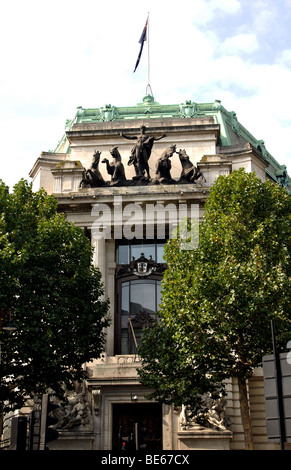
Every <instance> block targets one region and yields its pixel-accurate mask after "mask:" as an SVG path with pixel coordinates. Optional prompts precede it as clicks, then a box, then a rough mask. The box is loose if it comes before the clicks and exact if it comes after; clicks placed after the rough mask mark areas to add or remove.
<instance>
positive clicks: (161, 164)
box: [80, 126, 205, 188]
mask: <svg viewBox="0 0 291 470" xmlns="http://www.w3.org/2000/svg"><path fill="white" fill-rule="evenodd" d="M145 130H146V127H145V126H141V127H140V131H141V132H140V134H139V135H138V136H127V135H125V134H123V133H122V132H121V133H120V136H122V137H124V138H125V139H130V140H136V141H137V142H136V143H135V145H134V146H133V147H132V150H131V154H130V157H129V160H128V163H127V164H128V165H133V166H134V169H135V176H133V178H132V179H131V180H128V179H127V178H126V176H125V168H124V165H123V163H122V161H121V155H120V153H119V150H118V147H112V149H111V150H110V153H111V155H112V157H113V161H112V162H109V160H108V159H107V158H104V159H103V160H102V162H101V163H105V164H106V169H107V173H108V174H109V175H110V176H111V181H110V182H106V181H104V179H103V176H102V175H101V172H100V171H99V162H100V156H101V152H99V151H96V150H95V153H94V155H93V161H92V164H91V168H90V169H88V170H85V172H84V178H83V179H82V180H81V182H80V188H86V187H90V188H96V187H102V186H131V185H138V184H178V183H195V182H196V180H198V179H199V178H201V179H202V181H204V182H205V178H204V177H203V175H202V173H201V171H200V170H199V168H197V167H195V166H194V165H193V163H191V162H190V160H189V156H188V155H187V153H186V151H185V150H179V152H177V151H176V145H171V146H170V147H168V148H167V149H166V150H165V151H164V152H163V153H162V155H161V156H160V158H158V160H157V162H156V168H155V176H154V178H151V177H150V171H149V163H148V162H149V159H150V156H151V152H152V148H153V145H154V142H155V141H157V140H161V139H163V138H164V137H166V134H162V135H161V136H160V137H153V136H148V135H146V133H145ZM174 153H177V154H178V155H179V159H180V162H181V166H182V172H181V175H180V179H179V180H178V181H176V180H174V179H173V178H172V177H171V168H172V164H171V161H170V158H171V157H172V156H173V155H174Z"/></svg>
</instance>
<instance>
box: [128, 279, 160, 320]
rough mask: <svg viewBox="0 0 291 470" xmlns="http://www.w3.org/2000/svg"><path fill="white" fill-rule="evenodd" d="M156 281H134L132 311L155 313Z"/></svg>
mask: <svg viewBox="0 0 291 470" xmlns="http://www.w3.org/2000/svg"><path fill="white" fill-rule="evenodd" d="M155 297H156V295H155V281H146V280H143V281H132V282H131V286H130V313H131V315H136V314H137V313H138V312H140V311H143V310H145V311H147V312H149V313H152V314H154V313H155V306H156V305H155V304H156V302H155Z"/></svg>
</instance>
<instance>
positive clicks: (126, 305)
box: [121, 282, 129, 315]
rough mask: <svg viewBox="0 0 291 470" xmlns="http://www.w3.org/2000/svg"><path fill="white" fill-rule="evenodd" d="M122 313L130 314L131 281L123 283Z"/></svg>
mask: <svg viewBox="0 0 291 470" xmlns="http://www.w3.org/2000/svg"><path fill="white" fill-rule="evenodd" d="M121 315H129V282H124V283H123V284H122V290H121Z"/></svg>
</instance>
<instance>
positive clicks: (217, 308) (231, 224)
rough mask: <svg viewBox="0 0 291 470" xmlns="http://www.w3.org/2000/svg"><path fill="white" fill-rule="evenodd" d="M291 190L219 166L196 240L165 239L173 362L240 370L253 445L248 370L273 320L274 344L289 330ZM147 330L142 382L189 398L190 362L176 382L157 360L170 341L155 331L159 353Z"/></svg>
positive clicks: (165, 299) (165, 307)
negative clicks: (192, 245)
mask: <svg viewBox="0 0 291 470" xmlns="http://www.w3.org/2000/svg"><path fill="white" fill-rule="evenodd" d="M290 199H291V198H290V195H289V194H288V193H287V191H286V190H285V189H283V188H281V187H280V186H278V185H277V184H274V183H272V182H270V181H266V182H262V181H261V180H260V179H259V178H257V177H256V175H255V174H253V173H245V171H244V170H238V171H234V172H233V173H232V174H231V175H229V176H227V177H225V176H221V177H219V178H218V179H217V181H216V183H215V184H214V186H213V187H212V189H211V191H210V195H209V198H208V199H207V202H206V206H205V214H204V217H203V221H202V223H201V227H200V237H199V246H198V248H197V249H194V250H192V251H185V250H182V249H181V244H180V243H179V240H175V239H173V240H170V241H169V242H168V244H167V246H166V249H165V258H166V261H167V263H168V270H167V271H166V273H165V276H164V280H163V288H162V301H161V305H160V317H161V327H164V328H166V329H167V330H168V333H167V334H165V335H164V336H167V335H170V337H171V342H172V347H173V348H174V350H175V354H176V358H175V364H176V365H177V366H179V363H180V364H181V365H182V369H181V370H182V371H183V364H184V363H185V360H187V361H188V363H189V364H190V365H192V368H193V369H194V370H195V368H197V367H198V368H199V367H200V365H201V364H202V368H204V372H205V374H207V373H212V374H213V379H216V380H217V381H218V382H219V381H221V380H222V379H226V378H229V377H235V378H237V381H238V387H239V397H240V404H241V415H242V423H243V427H244V432H245V441H246V448H247V449H252V448H253V436H252V429H251V422H250V412H249V404H248V398H247V380H248V378H250V377H251V375H252V373H253V370H254V368H256V367H258V366H260V365H261V363H262V357H263V355H264V354H267V353H270V352H272V338H271V329H270V323H271V320H273V321H274V322H275V325H276V331H277V342H278V345H279V346H281V347H286V344H287V341H288V340H290V335H291V309H290V299H291V295H290V248H291V238H290V237H291V230H290V228H291V227H290V226H291V200H290ZM158 328H159V327H158ZM150 337H151V333H150V332H147V334H146V335H145V336H144V341H143V345H142V347H141V350H140V354H141V357H142V368H141V370H140V375H141V380H142V382H143V383H144V384H149V385H151V386H154V387H155V391H156V393H157V394H158V395H160V397H161V398H162V399H164V396H163V393H165V394H166V393H167V391H168V392H170V393H168V395H169V397H170V399H171V393H173V396H174V395H175V393H176V394H180V401H181V403H183V402H184V401H186V402H187V401H189V396H191V394H192V393H193V385H192V383H191V372H190V374H189V377H190V381H189V383H188V385H187V381H186V376H185V377H184V381H183V386H181V388H180V389H179V390H178V389H177V388H176V387H175V384H174V382H171V380H172V376H171V374H170V375H169V379H168V380H167V371H166V368H165V367H164V366H163V362H164V361H166V354H167V344H166V343H165V342H163V339H161V344H159V345H158V346H155V348H157V349H158V350H159V354H160V357H158V356H156V355H155V353H154V352H151V351H150V347H149V345H150V342H149V338H150ZM156 341H158V338H157V337H156ZM171 354H172V353H171ZM155 368H156V369H157V368H158V369H159V373H158V374H156V372H155ZM151 374H153V375H155V374H156V375H155V379H154V378H153V376H152V377H151ZM192 375H193V373H192ZM155 380H156V383H155ZM159 387H160V388H159ZM161 389H162V390H161ZM197 390H198V391H199V383H198V387H197ZM203 390H204V389H203V387H201V390H200V392H203Z"/></svg>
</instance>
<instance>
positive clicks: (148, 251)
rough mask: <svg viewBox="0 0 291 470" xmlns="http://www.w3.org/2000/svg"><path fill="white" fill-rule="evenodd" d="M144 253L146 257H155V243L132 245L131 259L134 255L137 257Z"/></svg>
mask: <svg viewBox="0 0 291 470" xmlns="http://www.w3.org/2000/svg"><path fill="white" fill-rule="evenodd" d="M142 253H143V254H144V257H145V258H147V259H150V257H152V259H153V260H154V259H155V245H154V244H153V243H149V244H147V243H140V244H138V245H131V261H132V259H133V258H132V257H133V256H134V257H135V259H138V258H140V257H141V254H142Z"/></svg>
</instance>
